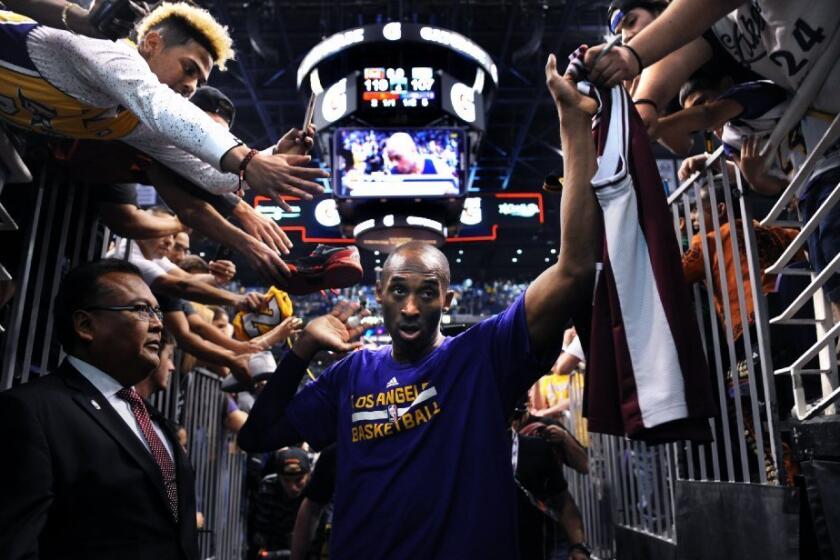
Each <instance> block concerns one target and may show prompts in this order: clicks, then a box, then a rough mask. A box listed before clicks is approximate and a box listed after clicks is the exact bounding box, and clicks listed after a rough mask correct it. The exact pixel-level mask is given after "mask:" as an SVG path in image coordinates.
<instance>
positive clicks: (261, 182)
mask: <svg viewBox="0 0 840 560" xmlns="http://www.w3.org/2000/svg"><path fill="white" fill-rule="evenodd" d="M243 150H244V151H243ZM247 153H248V148H247V146H244V145H242V146H239V147H237V148H234V149H232V150H230V151H229V152H228V153H227V154H225V157H223V158H222V169H224V170H225V171H232V172H235V173H238V172H239V165H240V163H242V161H243V160H244V159H245V156H246V155H247ZM311 161H312V158H311V157H309V156H303V155H283V154H275V155H271V156H268V155H264V154H261V153H257V154H256V155H254V157H253V159H251V161H250V163H248V166H247V167H246V168H245V180H246V181H247V182H248V185H249V186H250V187H251V188H252V189H254V191H256V192H257V193H258V194H261V195H263V196H267V197H268V198H270V199H271V200H273V201H274V202H276V203H277V205H278V206H280V208H282V209H283V210H285V211H287V212H290V211H291V210H292V207H291V206H289V205H288V203H286V201H284V200H283V199H282V198H281V196H282V195H288V196H296V197H298V198H302V199H304V200H312V196H313V195H316V194H321V193H323V192H324V187H322V186H321V185H319V184H318V183H316V182H315V181H314V179H326V178H327V177H329V176H330V175H329V173H327V172H326V171H324V170H323V169H320V168H318V167H303V166H304V165H306V164H308V163H309V162H311Z"/></svg>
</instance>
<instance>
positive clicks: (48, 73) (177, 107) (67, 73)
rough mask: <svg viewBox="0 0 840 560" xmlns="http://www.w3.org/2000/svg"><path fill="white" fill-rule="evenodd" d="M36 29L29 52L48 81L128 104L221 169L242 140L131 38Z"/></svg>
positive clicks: (167, 140)
mask: <svg viewBox="0 0 840 560" xmlns="http://www.w3.org/2000/svg"><path fill="white" fill-rule="evenodd" d="M33 33H34V35H33V37H32V38H31V39H30V40H29V42H28V46H29V54H30V57H31V58H32V61H33V63H34V64H35V66H36V67H37V68H38V70H39V71H40V72H41V73H42V75H43V76H44V78H46V79H47V81H49V82H50V83H51V84H52V85H54V86H55V87H57V88H59V89H61V90H62V91H64V92H66V93H68V94H69V95H72V96H73V97H75V98H77V99H79V100H80V101H83V102H86V103H89V104H92V105H94V106H96V107H102V108H103V109H104V108H111V107H116V106H123V107H125V108H127V109H128V110H129V111H131V112H132V113H133V114H134V115H135V116H137V118H138V119H140V122H142V123H143V124H144V125H145V126H146V127H147V128H148V129H149V130H151V131H152V132H153V133H154V134H155V135H156V136H157V143H158V144H162V145H166V144H171V145H172V146H174V147H177V148H180V149H181V150H184V151H186V152H188V153H190V154H192V155H193V156H195V157H197V158H198V159H200V160H202V161H204V162H207V163H209V164H210V165H212V166H213V167H215V168H216V169H220V167H221V159H222V156H224V154H225V153H227V152H228V151H229V150H230V149H231V148H234V147H236V146H238V145H239V144H241V143H242V142H241V141H240V140H238V139H237V138H236V137H235V136H233V135H232V134H231V133H230V132H229V131H227V130H225V129H224V128H223V127H221V126H219V124H218V123H216V122H215V121H213V120H212V119H211V118H210V117H208V116H207V115H206V114H205V113H204V111H202V110H201V109H199V108H198V107H196V106H195V105H193V104H192V103H190V102H189V100H188V99H186V98H184V97H182V96H180V95H178V94H177V93H175V92H174V91H173V90H171V89H170V88H169V87H168V86H166V85H164V84H162V83H160V81H158V78H157V76H155V74H154V73H153V72H152V71H151V70H150V69H149V65H148V64H147V63H146V61H145V60H143V58H142V57H141V56H140V54H139V53H138V52H137V50H136V49H135V48H133V47H132V46H130V45H129V44H127V43H126V42H124V41H117V42H114V41H106V40H100V39H92V38H89V37H81V36H78V35H73V34H72V33H67V32H63V31H59V30H53V29H49V28H37V29H36V30H35V31H34V32H33ZM150 155H152V154H150Z"/></svg>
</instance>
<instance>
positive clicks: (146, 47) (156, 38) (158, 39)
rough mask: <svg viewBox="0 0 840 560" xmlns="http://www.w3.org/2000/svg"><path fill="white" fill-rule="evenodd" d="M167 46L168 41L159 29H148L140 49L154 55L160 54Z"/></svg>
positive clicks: (144, 52)
mask: <svg viewBox="0 0 840 560" xmlns="http://www.w3.org/2000/svg"><path fill="white" fill-rule="evenodd" d="M164 48H166V41H164V39H163V36H162V35H161V34H160V32H158V31H154V30H152V31H147V32H146V34H145V35H144V36H143V41H142V42H141V43H140V45H139V50H140V52H141V53H143V54H145V55H146V56H154V55H156V54H160V51H162V50H163V49H164Z"/></svg>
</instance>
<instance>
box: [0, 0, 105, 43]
mask: <svg viewBox="0 0 840 560" xmlns="http://www.w3.org/2000/svg"><path fill="white" fill-rule="evenodd" d="M68 4H69V6H68ZM3 5H5V6H6V8H7V9H9V10H11V11H13V12H15V13H18V14H21V15H24V16H27V17H31V18H32V19H34V20H35V21H37V22H38V23H41V24H43V25H48V26H50V27H55V28H56V29H64V22H63V21H62V20H61V18H62V12H64V10H65V9H67V14H66V18H67V27H68V28H69V29H70V30H72V31H73V32H75V33H79V34H81V35H87V36H89V37H102V34H101V33H99V31H98V30H97V29H96V28H95V27H94V26H93V25H91V23H90V17H89V16H90V13H89V12H88V10H86V9H84V8H83V7H81V6H79V5H78V4H75V3H73V2H68V1H66V0H4V1H3Z"/></svg>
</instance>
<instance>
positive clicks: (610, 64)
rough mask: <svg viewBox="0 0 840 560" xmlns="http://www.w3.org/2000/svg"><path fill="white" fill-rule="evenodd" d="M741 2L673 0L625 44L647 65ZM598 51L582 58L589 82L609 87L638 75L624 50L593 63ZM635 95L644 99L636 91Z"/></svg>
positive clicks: (731, 0)
mask: <svg viewBox="0 0 840 560" xmlns="http://www.w3.org/2000/svg"><path fill="white" fill-rule="evenodd" d="M744 2H745V0H674V1H673V2H671V3H670V4H669V6H668V7H667V8H666V9H665V11H663V12H662V14H661V15H660V16H659V17H657V18H656V19H655V20H654V21H653V23H651V24H650V25H648V26H647V27H645V28H644V29H643V30H642V31H640V32H639V34H638V35H636V36H635V37H633V38H632V39H631V40H630V41H629V42H628V45H629V46H630V47H632V48H633V49H634V50H635V51H636V52H637V53H638V54H639V58H640V59H641V61H642V64H643V65H645V66H651V65H652V64H653V63H655V62H657V61H659V60H661V59H662V58H664V57H665V56H666V55H668V54H669V53H673V52H674V51H676V50H677V49H679V48H680V47H682V46H684V45H687V44H688V43H690V42H692V41H693V40H695V39H697V38H698V37H700V36H701V35H702V34H703V32H704V31H706V30H707V29H709V27H711V26H712V24H713V23H715V22H716V21H717V20H719V19H720V18H722V17H723V16H725V15H726V14H727V13H729V12H731V11H732V10H734V9H736V8H737V7H738V6H740V5H741V4H743V3H744ZM602 50H603V45H599V46H596V47H593V48H591V49H589V50H588V51H587V52H586V55H585V57H584V62H585V63H586V66H587V67H588V68H589V69H590V78H591V79H592V80H593V81H597V82H599V83H604V85H607V86H613V85H615V84H617V83H619V82H620V81H622V80H632V79H633V78H635V77H636V76H637V75H638V74H639V73H640V72H641V70H642V69H641V68H639V64H638V61H637V60H636V57H635V56H633V54H632V53H631V52H630V50H629V49H625V48H615V49H613V50H612V51H610V52H608V53H607V54H606V55H604V56H602V57H601V58H600V59H598V63H597V64H595V60H596V59H597V58H598V54H599V53H600V52H601V51H602ZM696 69H697V68H694V69H693V70H691V72H693V71H694V70H696ZM677 87H679V85H678V86H677ZM636 96H637V97H647V96H645V95H642V94H641V92H639V91H638V90H637V91H636ZM666 101H667V100H666Z"/></svg>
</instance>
